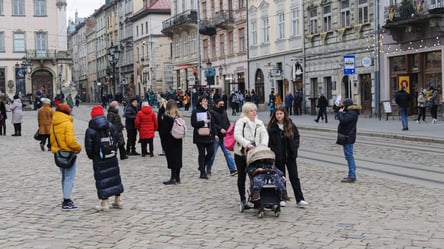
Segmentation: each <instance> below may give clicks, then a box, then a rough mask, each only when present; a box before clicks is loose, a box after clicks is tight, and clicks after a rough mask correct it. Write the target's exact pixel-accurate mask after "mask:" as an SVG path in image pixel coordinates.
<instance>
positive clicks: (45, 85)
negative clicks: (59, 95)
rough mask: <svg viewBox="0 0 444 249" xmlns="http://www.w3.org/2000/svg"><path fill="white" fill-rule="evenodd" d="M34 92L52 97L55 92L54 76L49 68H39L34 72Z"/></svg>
mask: <svg viewBox="0 0 444 249" xmlns="http://www.w3.org/2000/svg"><path fill="white" fill-rule="evenodd" d="M31 78H32V93H33V94H35V95H41V96H44V97H48V98H50V99H52V98H53V97H54V96H53V93H54V86H53V82H54V77H53V75H52V74H51V73H50V72H49V71H47V70H43V69H40V70H37V71H35V72H34V73H33V74H32V77H31Z"/></svg>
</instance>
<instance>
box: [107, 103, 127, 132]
mask: <svg viewBox="0 0 444 249" xmlns="http://www.w3.org/2000/svg"><path fill="white" fill-rule="evenodd" d="M106 117H107V119H108V121H109V122H111V124H113V125H114V128H115V129H116V131H117V132H122V130H123V124H122V119H121V118H120V116H119V110H117V109H116V108H115V107H114V106H110V107H108V115H107V116H106Z"/></svg>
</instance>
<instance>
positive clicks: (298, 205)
mask: <svg viewBox="0 0 444 249" xmlns="http://www.w3.org/2000/svg"><path fill="white" fill-rule="evenodd" d="M306 206H308V202H306V201H304V200H302V201H300V202H298V203H297V207H298V208H305V207H306Z"/></svg>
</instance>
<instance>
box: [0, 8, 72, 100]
mask: <svg viewBox="0 0 444 249" xmlns="http://www.w3.org/2000/svg"><path fill="white" fill-rule="evenodd" d="M0 2H1V8H0V96H1V97H3V98H5V97H6V96H8V97H9V98H11V97H12V96H13V95H15V94H17V95H20V96H22V97H27V98H32V97H33V96H35V95H43V96H46V97H50V98H54V97H55V96H56V95H57V94H59V93H60V92H61V91H63V92H64V93H65V94H69V93H75V91H76V89H75V87H74V85H73V83H72V81H71V63H72V60H71V58H70V57H69V56H68V53H67V35H66V30H67V29H66V6H67V3H66V1H65V0H36V1H23V0H12V1H4V0H3V1H0Z"/></svg>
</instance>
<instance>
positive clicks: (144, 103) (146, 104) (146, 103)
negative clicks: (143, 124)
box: [142, 101, 150, 107]
mask: <svg viewBox="0 0 444 249" xmlns="http://www.w3.org/2000/svg"><path fill="white" fill-rule="evenodd" d="M143 106H150V104H149V103H148V102H146V101H143V102H142V107H143Z"/></svg>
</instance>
